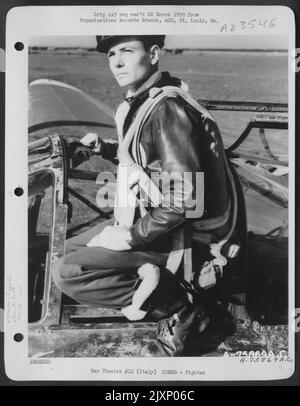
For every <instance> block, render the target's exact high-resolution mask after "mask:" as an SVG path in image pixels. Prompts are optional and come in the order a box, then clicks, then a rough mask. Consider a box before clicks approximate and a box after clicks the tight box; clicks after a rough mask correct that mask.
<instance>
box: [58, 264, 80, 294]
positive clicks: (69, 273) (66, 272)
mask: <svg viewBox="0 0 300 406" xmlns="http://www.w3.org/2000/svg"><path fill="white" fill-rule="evenodd" d="M65 258H66V257H62V258H59V259H58V260H57V261H56V262H55V264H54V266H53V269H52V278H53V281H54V283H55V285H56V286H57V288H58V289H59V290H61V291H62V292H64V293H67V291H68V286H69V285H70V281H71V280H72V278H74V277H76V276H79V275H80V273H81V267H80V265H76V264H67V263H65Z"/></svg>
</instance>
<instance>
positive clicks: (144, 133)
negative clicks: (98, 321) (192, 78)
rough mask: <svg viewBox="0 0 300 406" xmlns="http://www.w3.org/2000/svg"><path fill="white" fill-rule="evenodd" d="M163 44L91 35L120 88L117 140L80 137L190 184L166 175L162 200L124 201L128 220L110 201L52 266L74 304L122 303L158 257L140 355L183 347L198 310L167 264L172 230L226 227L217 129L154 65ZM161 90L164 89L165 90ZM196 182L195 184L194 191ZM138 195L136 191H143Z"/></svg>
mask: <svg viewBox="0 0 300 406" xmlns="http://www.w3.org/2000/svg"><path fill="white" fill-rule="evenodd" d="M163 44H164V36H161V35H157V36H98V37H97V49H98V51H99V52H103V53H106V54H107V58H108V62H109V66H110V69H111V72H112V74H113V75H114V77H115V79H116V81H117V82H118V84H119V85H120V86H121V87H122V88H123V89H124V91H125V101H124V102H123V103H122V104H121V105H120V106H119V108H118V110H117V113H116V117H115V118H116V125H117V129H118V136H119V143H118V144H113V143H108V142H104V141H103V140H102V139H101V138H100V137H98V136H97V135H96V134H88V135H87V136H85V137H84V138H83V139H82V140H81V142H82V143H83V144H84V145H86V146H89V147H90V148H91V149H92V151H93V153H95V154H99V155H102V156H103V157H104V158H107V159H111V160H115V159H116V157H117V158H118V161H119V167H126V168H127V169H128V168H132V167H133V168H135V169H136V170H137V173H140V174H143V175H144V174H146V175H147V177H148V178H151V179H152V178H153V176H152V175H153V174H161V173H164V174H167V175H169V176H170V178H172V177H174V176H175V178H176V176H178V174H179V175H180V174H181V175H182V174H185V173H186V174H190V175H192V176H190V177H189V178H188V179H190V182H187V183H188V185H185V186H188V187H186V188H185V190H184V192H182V188H176V187H175V186H174V183H173V184H172V182H171V186H170V187H169V190H168V191H167V192H166V191H164V193H165V194H163V199H162V200H163V203H165V202H166V200H167V201H168V204H156V205H151V204H148V205H146V208H144V209H143V210H142V207H141V206H142V204H140V205H139V206H138V207H135V208H134V210H133V211H132V208H131V209H129V214H128V212H127V214H126V216H125V217H126V220H125V221H122V220H120V218H122V215H121V214H120V210H119V211H118V210H116V211H115V217H114V218H113V219H112V220H109V221H106V222H103V223H101V224H99V225H97V226H96V227H94V228H93V229H91V230H89V231H88V232H86V233H83V234H81V235H79V236H77V237H74V238H72V239H70V240H69V241H68V246H67V253H66V255H65V256H64V257H63V258H61V259H60V260H59V261H58V263H57V266H56V268H55V271H54V275H53V277H54V281H55V283H56V284H57V286H58V287H59V289H61V291H63V292H64V293H66V294H67V295H68V296H70V297H72V298H74V299H75V300H76V301H78V302H79V303H82V304H87V305H91V306H97V307H110V308H124V307H126V306H129V305H130V304H131V303H132V300H133V297H134V294H135V292H136V290H137V289H138V285H139V283H138V282H139V278H138V275H137V271H138V269H139V268H140V267H142V266H143V265H145V264H152V265H153V266H156V267H157V268H158V269H159V272H160V276H159V281H158V284H157V287H156V288H155V289H154V291H153V292H152V294H151V295H150V297H149V298H148V300H147V301H146V302H145V303H144V305H143V308H142V310H143V311H145V312H147V317H149V318H151V319H152V320H153V319H154V320H158V321H159V326H158V332H157V338H156V340H155V341H153V342H152V343H151V344H150V345H148V346H147V347H144V348H143V350H142V353H141V354H140V355H141V356H179V355H181V354H182V353H183V351H184V344H185V341H186V339H187V337H188V336H189V334H190V333H191V332H192V330H193V328H194V327H196V328H198V327H199V323H201V322H202V321H203V320H204V318H205V314H204V311H203V309H202V308H201V307H200V306H197V307H196V306H195V305H194V304H192V303H191V302H190V301H189V298H188V296H187V293H186V291H185V289H184V288H183V286H182V285H181V284H180V282H179V279H178V278H177V276H175V275H174V269H173V272H171V270H170V269H171V268H172V264H171V265H170V263H171V262H172V261H170V252H171V251H172V249H174V245H173V240H174V238H173V237H174V233H176V232H177V231H180V230H181V229H182V228H183V227H185V226H186V225H187V224H189V225H190V228H189V230H190V233H193V236H196V240H197V239H198V242H199V244H200V245H201V244H202V245H203V247H204V246H205V244H207V243H208V242H212V241H213V240H214V238H217V237H216V235H217V236H218V238H220V237H221V236H222V234H223V235H225V234H226V232H227V228H226V227H227V226H228V222H229V211H230V210H229V206H230V198H229V192H228V181H227V179H226V171H225V166H224V155H223V146H222V142H221V140H220V135H219V131H218V128H217V126H216V125H215V123H214V121H213V119H212V118H211V116H210V115H209V114H208V113H207V112H206V111H205V110H203V111H202V113H200V112H199V111H197V110H195V109H194V108H193V106H192V105H191V104H190V103H188V102H187V101H186V100H185V99H184V98H183V97H181V96H180V94H177V93H176V88H177V89H178V91H179V89H180V91H181V92H187V88H186V87H185V84H184V83H183V82H182V81H181V80H179V79H176V78H173V77H171V76H170V74H169V73H167V72H160V71H159V69H158V60H159V52H160V48H162V47H163ZM167 89H169V90H170V89H171V91H170V92H166V93H162V92H164V91H165V90H167ZM172 89H173V90H172ZM174 89H175V91H174ZM196 173H204V182H200V183H199V184H196V179H198V178H197V177H196V176H194V175H195V174H196ZM174 174H175V175H174ZM119 175H120V173H119ZM136 181H137V184H138V179H137V180H136ZM175 183H176V182H175ZM204 184H205V190H204ZM128 186H130V187H131V188H132V189H131V190H133V189H134V188H135V187H138V185H137V186H135V185H133V184H132V185H125V184H124V183H122V182H120V178H119V184H118V188H121V189H122V188H128ZM196 188H201V190H200V194H199V190H198V191H197V190H196ZM136 194H138V196H139V197H141V195H142V191H141V190H139V191H138V192H136ZM195 194H197V195H198V196H199V195H200V196H202V197H203V195H204V201H203V208H202V209H201V210H200V211H199V210H198V209H199V208H197V210H198V212H197V210H196V216H195V215H193V216H191V218H188V216H187V215H186V214H187V213H186V212H187V207H186V205H185V203H186V201H187V200H188V201H189V202H190V201H193V198H194V197H195ZM166 195H167V196H166ZM148 200H149V201H150V203H151V201H152V203H153V199H151V198H150V199H148ZM192 208H193V209H195V207H192ZM130 210H131V211H130ZM189 210H191V207H189ZM121 211H122V210H121ZM173 259H174V258H173ZM175 262H176V255H175Z"/></svg>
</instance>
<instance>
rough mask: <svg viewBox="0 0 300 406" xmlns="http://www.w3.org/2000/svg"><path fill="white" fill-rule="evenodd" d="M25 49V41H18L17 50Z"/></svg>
mask: <svg viewBox="0 0 300 406" xmlns="http://www.w3.org/2000/svg"><path fill="white" fill-rule="evenodd" d="M23 49H24V44H23V42H16V43H15V50H16V51H23Z"/></svg>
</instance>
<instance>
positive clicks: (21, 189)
mask: <svg viewBox="0 0 300 406" xmlns="http://www.w3.org/2000/svg"><path fill="white" fill-rule="evenodd" d="M14 193H15V195H16V196H22V194H23V193H24V190H23V188H22V187H16V188H15V191H14Z"/></svg>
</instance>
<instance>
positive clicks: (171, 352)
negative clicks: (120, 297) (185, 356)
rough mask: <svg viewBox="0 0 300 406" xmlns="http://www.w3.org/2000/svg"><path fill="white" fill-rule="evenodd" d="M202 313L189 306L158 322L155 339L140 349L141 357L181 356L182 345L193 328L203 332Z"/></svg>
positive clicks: (199, 309)
mask: <svg viewBox="0 0 300 406" xmlns="http://www.w3.org/2000/svg"><path fill="white" fill-rule="evenodd" d="M204 320H205V318H204V311H203V309H202V308H195V307H193V306H192V305H191V304H190V305H188V306H186V307H185V308H183V309H182V310H181V311H179V312H177V313H175V314H173V315H172V316H171V317H169V318H166V319H163V320H160V321H159V322H158V330H157V337H156V339H155V340H154V341H152V342H150V343H149V344H147V345H146V346H145V347H143V348H142V349H141V353H140V356H142V357H176V356H179V355H181V354H182V352H183V350H184V344H185V341H186V339H187V338H188V336H189V334H190V332H191V331H192V330H193V327H195V328H196V329H199V327H200V325H201V323H202V326H201V329H202V331H203V321H204Z"/></svg>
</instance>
